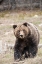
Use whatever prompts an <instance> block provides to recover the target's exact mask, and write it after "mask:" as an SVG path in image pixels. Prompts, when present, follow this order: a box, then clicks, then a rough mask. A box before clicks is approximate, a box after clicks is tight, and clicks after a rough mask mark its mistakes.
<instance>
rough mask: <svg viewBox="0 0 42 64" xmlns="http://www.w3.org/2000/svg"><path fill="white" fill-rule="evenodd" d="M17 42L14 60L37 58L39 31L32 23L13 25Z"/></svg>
mask: <svg viewBox="0 0 42 64" xmlns="http://www.w3.org/2000/svg"><path fill="white" fill-rule="evenodd" d="M13 29H14V35H15V37H16V42H15V46H14V58H15V60H18V59H19V60H20V59H23V58H28V57H35V56H36V53H37V51H38V44H39V39H40V36H39V31H38V29H37V27H36V26H35V25H33V24H32V23H27V22H25V23H23V24H20V25H13Z"/></svg>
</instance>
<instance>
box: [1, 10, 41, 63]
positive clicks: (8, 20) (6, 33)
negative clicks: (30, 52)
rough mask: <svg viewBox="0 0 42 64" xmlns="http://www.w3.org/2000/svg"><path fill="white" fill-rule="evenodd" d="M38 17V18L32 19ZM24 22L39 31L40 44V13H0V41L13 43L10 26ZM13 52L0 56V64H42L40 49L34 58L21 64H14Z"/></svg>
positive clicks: (13, 38)
mask: <svg viewBox="0 0 42 64" xmlns="http://www.w3.org/2000/svg"><path fill="white" fill-rule="evenodd" d="M35 15H38V17H34V16H35ZM24 21H27V22H32V23H33V24H35V25H36V26H37V27H38V29H40V35H41V36H40V43H42V28H41V27H39V24H41V23H42V11H17V10H16V11H8V12H7V11H5V12H0V40H2V42H3V43H14V42H15V37H14V34H13V28H12V24H18V23H22V22H24ZM13 54H14V53H13V51H11V52H7V53H6V54H0V64H42V48H40V49H39V50H38V54H37V56H36V57H35V58H29V59H25V60H24V61H23V62H18V63H14V62H15V61H14V58H13Z"/></svg>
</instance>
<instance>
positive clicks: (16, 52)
mask: <svg viewBox="0 0 42 64" xmlns="http://www.w3.org/2000/svg"><path fill="white" fill-rule="evenodd" d="M20 57H21V53H20V51H19V50H17V49H15V50H14V59H15V60H17V61H18V60H20Z"/></svg>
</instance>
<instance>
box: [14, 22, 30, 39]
mask: <svg viewBox="0 0 42 64" xmlns="http://www.w3.org/2000/svg"><path fill="white" fill-rule="evenodd" d="M13 29H14V35H15V37H16V38H20V39H24V38H26V37H27V36H28V35H29V28H28V26H27V23H23V24H21V25H19V26H18V25H13Z"/></svg>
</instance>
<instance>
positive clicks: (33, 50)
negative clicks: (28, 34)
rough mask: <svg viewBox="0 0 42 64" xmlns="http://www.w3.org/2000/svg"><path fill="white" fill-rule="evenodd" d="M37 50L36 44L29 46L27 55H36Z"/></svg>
mask: <svg viewBox="0 0 42 64" xmlns="http://www.w3.org/2000/svg"><path fill="white" fill-rule="evenodd" d="M37 50H38V47H37V46H36V45H34V46H30V47H29V54H28V56H29V57H31V58H33V57H34V56H36V53H37Z"/></svg>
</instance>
